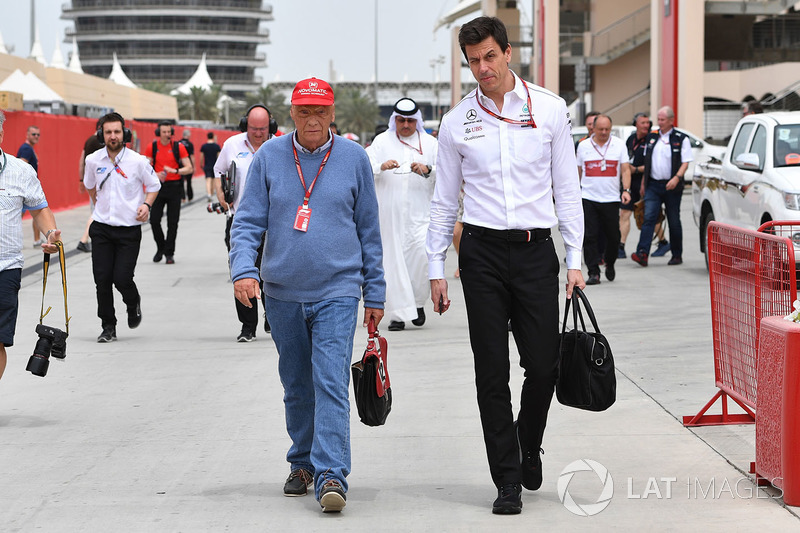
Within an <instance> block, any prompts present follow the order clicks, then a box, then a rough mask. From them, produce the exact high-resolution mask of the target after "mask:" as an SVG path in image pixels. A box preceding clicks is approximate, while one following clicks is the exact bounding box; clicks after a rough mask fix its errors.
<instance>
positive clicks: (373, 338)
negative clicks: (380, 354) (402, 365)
mask: <svg viewBox="0 0 800 533" xmlns="http://www.w3.org/2000/svg"><path fill="white" fill-rule="evenodd" d="M367 334H368V337H367V351H372V350H374V349H376V348H377V350H378V351H380V349H381V346H380V343H379V342H378V338H379V337H380V336H381V334H380V332H379V331H378V328H377V326H375V318H374V317H373V318H370V319H369V322H368V323H367Z"/></svg>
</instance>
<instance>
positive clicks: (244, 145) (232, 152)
mask: <svg viewBox="0 0 800 533" xmlns="http://www.w3.org/2000/svg"><path fill="white" fill-rule="evenodd" d="M255 153H256V150H255V149H254V148H253V145H252V144H250V141H248V140H247V132H244V133H237V134H236V135H234V136H233V137H230V138H229V139H228V140H226V141H225V142H224V143H223V144H222V150H220V152H219V157H217V162H216V163H214V175H215V176H217V177H220V176H222V175H223V174H227V172H228V169H229V168H230V166H231V162H232V161H233V162H235V163H236V186H235V188H234V191H233V202H232V203H231V205H230V208H231V214H233V213H235V212H236V209H237V208H238V207H239V202H240V201H241V199H242V194H241V192H242V191H244V184H245V183H246V182H247V171H248V170H249V169H250V163H252V162H253V155H254V154H255Z"/></svg>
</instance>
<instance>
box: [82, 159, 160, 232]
mask: <svg viewBox="0 0 800 533" xmlns="http://www.w3.org/2000/svg"><path fill="white" fill-rule="evenodd" d="M83 184H84V186H85V187H86V188H87V189H95V204H94V212H93V213H92V218H93V219H94V220H96V221H97V222H100V223H102V224H108V225H109V226H140V225H141V224H142V223H141V222H139V221H138V220H136V210H137V209H138V208H139V206H140V205H142V203H143V202H144V197H145V193H150V192H158V191H159V190H160V189H161V182H160V181H159V179H158V176H157V175H156V173H155V171H154V170H153V167H152V166H150V160H149V159H148V158H146V157H145V156H143V155H141V154H138V153H136V152H134V151H133V150H131V149H130V148H128V147H124V148H123V149H122V150H121V151H120V153H119V154H117V159H116V165H115V162H114V161H112V160H111V158H110V157H108V150H107V149H106V148H105V147H103V148H101V149H99V150H98V151H96V152H94V153H92V154H89V155H88V156H86V169H85V170H84V173H83ZM101 185H102V186H101Z"/></svg>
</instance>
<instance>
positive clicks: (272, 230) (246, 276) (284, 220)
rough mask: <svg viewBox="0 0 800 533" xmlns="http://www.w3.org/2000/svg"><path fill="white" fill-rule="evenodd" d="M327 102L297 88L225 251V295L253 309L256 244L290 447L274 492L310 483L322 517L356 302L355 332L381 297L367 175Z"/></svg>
mask: <svg viewBox="0 0 800 533" xmlns="http://www.w3.org/2000/svg"><path fill="white" fill-rule="evenodd" d="M333 102H334V100H333V90H332V89H331V87H330V85H328V83H326V82H325V81H323V80H320V79H315V78H311V79H306V80H302V81H300V82H298V83H297V85H296V86H295V88H294V91H293V92H292V107H291V110H290V113H291V116H292V120H294V122H295V126H296V130H295V132H294V133H293V134H291V135H284V136H282V137H279V138H278V139H275V140H273V141H270V142H268V143H265V144H264V146H262V147H261V149H260V150H259V151H258V152H257V153H256V154H255V157H254V158H253V162H252V164H251V165H250V171H249V175H248V177H247V186H246V187H247V188H246V190H245V194H244V196H243V198H242V201H241V203H240V204H239V207H238V210H237V213H236V217H235V219H234V223H233V227H232V228H231V254H230V257H231V278H232V279H233V289H234V295H235V296H236V298H237V299H238V300H239V301H240V302H241V303H242V304H243V305H245V306H251V305H253V304H252V303H251V302H253V299H254V298H256V297H257V296H258V295H259V291H260V287H259V284H260V281H259V269H258V267H257V266H256V256H257V254H258V252H257V250H258V247H259V246H260V245H261V243H262V242H264V260H263V262H262V264H261V272H260V278H262V279H263V280H264V282H263V289H264V291H265V292H266V308H267V314H268V316H269V319H270V325H271V326H272V339H273V340H274V341H275V346H276V347H277V349H278V373H279V374H280V380H281V383H282V385H283V388H284V407H285V411H286V429H287V431H288V433H289V436H290V438H291V440H292V445H291V447H290V448H289V452H288V454H287V461H288V462H289V464H290V469H291V470H290V474H289V477H288V479H287V480H286V483H285V484H284V487H283V492H284V494H285V495H286V496H303V495H305V494H307V493H308V489H309V488H313V487H316V490H315V492H316V497H317V499H318V500H319V503H320V505H321V506H322V510H323V511H324V512H339V511H341V510H342V509H343V508H344V506H345V501H346V492H347V482H346V478H347V475H348V474H349V473H350V398H349V390H348V388H349V383H350V379H349V375H350V372H349V366H350V359H351V357H352V356H353V335H354V334H355V328H356V321H357V319H358V306H359V301H360V300H361V298H362V295H363V298H364V325H365V326H366V325H367V324H368V323H369V322H370V321H373V322H374V324H375V325H376V326H377V325H378V324H379V323H380V321H381V318H383V305H384V301H385V300H386V283H385V282H384V277H383V266H382V259H383V247H382V245H381V234H380V227H379V222H378V200H377V197H376V195H375V183H374V179H373V175H372V168H371V166H370V163H369V157H368V156H367V154H366V153H365V152H364V149H363V148H361V147H360V146H359V145H358V144H356V143H354V142H352V141H349V140H347V139H344V138H342V137H339V136H337V135H331V132H330V124H331V122H332V121H333V119H334V103H333ZM264 232H267V239H266V241H262V236H263V235H264Z"/></svg>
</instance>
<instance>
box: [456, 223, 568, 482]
mask: <svg viewBox="0 0 800 533" xmlns="http://www.w3.org/2000/svg"><path fill="white" fill-rule="evenodd" d="M458 262H459V269H460V271H461V284H462V287H463V289H464V299H465V301H466V304H467V319H468V322H469V338H470V343H471V345H472V353H473V356H474V361H475V384H476V387H477V396H478V408H479V410H480V415H481V425H482V426H483V439H484V442H485V444H486V454H487V456H488V459H489V470H490V472H491V475H492V480H493V481H494V483H495V485H497V486H498V487H499V486H501V485H505V484H507V483H519V482H520V481H521V479H522V471H521V467H520V457H519V447H518V445H517V440H516V436H515V434H514V427H513V423H514V413H513V412H512V407H511V390H510V388H509V385H508V381H509V374H510V361H509V349H508V320H509V319H511V325H512V327H513V335H514V341H515V342H516V345H517V350H518V351H519V357H520V363H519V364H520V366H521V367H522V368H523V369H524V375H525V380H524V383H523V385H522V398H521V402H520V411H519V415H518V417H517V419H518V420H519V428H520V438H521V440H522V442H523V443H524V445H525V447H526V448H528V449H532V450H538V449H539V447H540V446H541V443H542V438H543V436H544V428H545V425H546V424H547V412H548V410H549V409H550V401H551V400H552V398H553V390H554V388H555V382H556V377H557V375H558V334H559V329H558V327H559V323H558V320H559V317H558V283H559V280H558V273H559V261H558V257H557V256H556V253H555V247H554V246H553V240H552V238H550V237H547V238H545V239H542V240H539V241H537V242H529V243H516V242H508V241H505V240H500V239H497V238H495V237H491V236H487V235H482V234H480V232H479V231H476V230H475V229H474V227H472V226H465V227H464V232H463V233H462V235H461V249H460V253H459V256H458Z"/></svg>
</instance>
